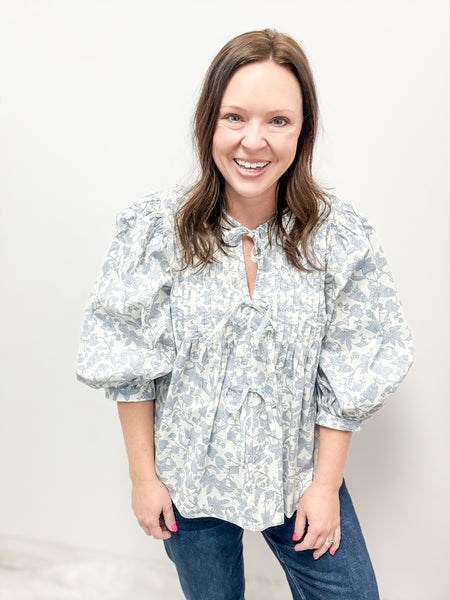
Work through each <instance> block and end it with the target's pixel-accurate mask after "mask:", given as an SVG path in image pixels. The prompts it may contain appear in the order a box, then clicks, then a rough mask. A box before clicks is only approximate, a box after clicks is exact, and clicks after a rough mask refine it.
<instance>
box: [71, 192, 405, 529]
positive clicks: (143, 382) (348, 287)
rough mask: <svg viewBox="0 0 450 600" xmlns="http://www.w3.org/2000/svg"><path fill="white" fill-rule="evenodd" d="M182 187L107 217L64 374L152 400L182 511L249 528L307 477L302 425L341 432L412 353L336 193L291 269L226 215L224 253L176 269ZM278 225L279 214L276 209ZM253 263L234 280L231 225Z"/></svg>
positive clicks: (263, 233) (264, 235) (376, 263)
mask: <svg viewBox="0 0 450 600" xmlns="http://www.w3.org/2000/svg"><path fill="white" fill-rule="evenodd" d="M185 193H186V192H185V190H183V188H175V189H172V190H168V191H164V192H160V193H151V194H148V195H147V196H146V197H144V198H143V199H141V200H139V201H138V202H136V203H135V204H134V205H132V206H131V207H130V208H128V209H126V210H124V211H123V212H122V213H121V214H120V215H119V216H118V218H117V232H116V237H115V239H114V241H113V243H112V246H111V249H110V252H109V254H108V257H107V259H106V262H105V263H104V265H103V268H102V271H101V273H100V275H99V277H98V278H97V281H96V283H95V285H94V289H93V291H92V293H91V296H90V300H89V303H88V306H87V308H86V311H85V314H84V322H83V330H82V338H81V344H80V350H79V357H78V370H77V376H78V378H79V380H81V381H83V382H84V383H87V384H88V385H90V386H92V387H95V388H100V387H102V388H104V389H105V392H106V396H107V397H108V398H111V399H112V400H118V401H125V402H129V401H132V402H134V401H142V400H154V401H155V463H156V469H157V473H158V476H159V478H160V479H161V480H162V481H163V483H164V484H165V485H166V486H167V488H168V490H169V493H170V496H171V498H172V500H173V501H174V503H175V505H176V506H177V508H178V509H179V510H180V512H181V514H182V515H184V516H185V517H201V516H214V517H217V518H220V519H224V520H227V521H229V522H232V523H235V524H237V525H239V526H241V527H243V528H246V529H250V530H255V531H256V530H258V531H259V530H263V529H265V528H267V527H270V526H274V525H279V524H281V523H283V519H284V515H285V514H286V515H287V516H288V517H290V516H292V514H293V513H294V511H295V510H296V508H297V505H298V502H299V499H300V497H301V495H302V494H303V492H304V491H305V489H306V488H307V487H308V485H309V484H310V483H311V481H312V478H313V474H314V467H315V461H316V457H317V444H318V426H319V425H324V426H326V427H331V428H334V429H341V430H352V431H357V430H358V429H360V427H361V425H362V423H363V422H364V421H365V420H366V419H367V418H369V417H370V416H371V415H373V414H374V413H375V412H376V411H377V410H378V409H379V408H380V407H381V405H382V404H383V402H384V400H385V399H386V397H387V396H388V395H389V394H390V393H391V392H393V391H394V390H395V389H396V387H397V386H398V384H399V383H400V381H401V380H402V379H403V377H404V376H405V374H406V373H407V371H408V369H409V367H410V365H411V362H412V354H413V349H412V340H411V334H410V331H409V329H408V327H407V325H406V322H405V318H404V315H403V312H402V309H401V305H400V302H399V300H398V298H397V294H396V290H395V286H394V283H393V280H392V277H391V274H390V272H389V269H388V265H387V263H386V260H385V258H384V256H383V253H382V250H381V248H380V246H379V244H378V243H377V241H376V239H375V238H374V234H373V229H372V227H370V225H368V224H367V222H366V221H365V219H364V218H362V217H361V216H359V215H358V214H357V213H356V212H355V210H354V209H353V208H352V207H351V206H350V205H349V204H345V203H343V202H341V201H340V200H338V199H337V198H334V199H333V201H332V208H331V211H330V213H329V215H328V217H327V219H326V221H325V222H324V223H323V224H322V225H321V226H320V228H319V230H318V231H317V233H316V235H315V238H314V248H315V253H316V256H317V258H318V259H319V261H320V263H321V264H322V265H323V269H322V270H321V271H318V270H316V271H313V272H308V273H305V272H301V271H299V270H298V269H296V268H295V267H293V266H292V265H291V264H290V263H289V262H288V260H287V258H286V256H285V253H284V251H283V250H282V248H281V247H280V246H279V245H278V244H277V243H276V242H273V243H272V244H270V243H269V236H268V225H267V223H264V224H262V225H260V226H259V227H257V228H256V229H254V230H249V229H247V228H246V227H244V226H242V225H241V224H240V223H238V222H237V221H235V220H234V219H232V218H231V217H228V218H227V220H228V222H229V223H225V225H224V232H223V234H224V239H225V241H226V242H227V243H228V244H230V245H231V247H230V249H229V251H228V255H227V256H225V255H223V253H221V252H219V251H218V254H217V258H218V262H216V263H214V264H212V265H210V266H208V267H207V268H206V269H204V270H202V271H199V270H198V269H197V270H196V269H187V270H184V271H182V270H179V269H178V268H177V267H178V265H179V252H178V249H177V247H176V243H175V239H174V226H173V219H174V213H175V210H176V208H177V206H178V205H179V203H180V202H183V201H184V200H185ZM284 218H285V219H286V224H287V225H288V220H289V215H285V217H284ZM243 234H246V235H248V236H250V237H251V238H252V239H253V241H254V249H253V250H254V252H253V257H254V258H253V259H254V260H256V261H257V263H258V272H257V278H256V284H255V289H254V294H253V298H252V299H251V298H250V296H249V292H248V286H247V280H246V272H245V265H244V258H243V252H242V241H241V240H242V235H243Z"/></svg>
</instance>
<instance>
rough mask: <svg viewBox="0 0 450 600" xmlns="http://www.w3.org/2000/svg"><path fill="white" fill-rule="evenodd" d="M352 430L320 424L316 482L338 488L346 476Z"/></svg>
mask: <svg viewBox="0 0 450 600" xmlns="http://www.w3.org/2000/svg"><path fill="white" fill-rule="evenodd" d="M351 437H352V432H351V431H340V430H338V429H330V428H329V427H323V426H319V454H318V457H317V467H316V472H315V475H314V482H315V483H318V484H320V485H322V486H324V487H327V488H330V489H335V490H338V489H339V488H340V487H341V484H342V479H343V477H344V467H345V461H346V458H347V452H348V447H349V444H350V439H351Z"/></svg>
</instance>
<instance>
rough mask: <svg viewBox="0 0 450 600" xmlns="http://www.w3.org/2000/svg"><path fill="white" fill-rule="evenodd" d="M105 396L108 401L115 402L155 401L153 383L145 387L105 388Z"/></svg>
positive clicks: (150, 382)
mask: <svg viewBox="0 0 450 600" xmlns="http://www.w3.org/2000/svg"><path fill="white" fill-rule="evenodd" d="M105 396H106V398H107V399H108V400H114V401H115V402H144V401H145V400H155V399H156V392H155V383H154V382H153V381H149V382H148V384H147V385H146V386H145V387H142V386H138V385H136V386H127V387H110V388H105Z"/></svg>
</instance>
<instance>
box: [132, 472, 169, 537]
mask: <svg viewBox="0 0 450 600" xmlns="http://www.w3.org/2000/svg"><path fill="white" fill-rule="evenodd" d="M131 497H132V499H131V506H132V508H133V512H134V514H135V515H136V518H137V520H138V523H139V525H140V526H141V527H142V529H143V530H144V531H145V533H146V534H147V535H151V536H153V537H154V538H155V539H157V540H168V539H169V538H170V537H171V533H170V532H171V531H173V532H175V531H177V530H178V527H177V524H176V523H175V515H174V514H173V508H172V500H171V498H170V496H169V492H168V491H167V488H166V486H165V485H164V484H163V483H162V482H161V481H160V480H159V479H157V478H156V477H155V479H151V480H143V481H133V486H132V494H131ZM161 517H162V518H163V519H164V523H163V522H162V519H161Z"/></svg>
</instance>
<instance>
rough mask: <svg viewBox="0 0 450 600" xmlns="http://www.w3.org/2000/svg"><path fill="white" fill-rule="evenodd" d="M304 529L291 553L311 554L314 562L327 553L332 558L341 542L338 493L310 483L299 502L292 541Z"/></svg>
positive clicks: (318, 484) (332, 489)
mask: <svg viewBox="0 0 450 600" xmlns="http://www.w3.org/2000/svg"><path fill="white" fill-rule="evenodd" d="M305 528H306V535H305V537H304V538H303V540H302V541H301V542H300V543H299V544H296V545H295V546H294V550H296V551H300V550H315V552H314V553H313V556H314V559H316V560H317V559H318V558H320V557H321V556H322V555H323V554H325V552H327V551H329V552H330V554H331V555H333V556H334V553H335V552H336V550H337V549H338V548H339V544H340V541H341V525H340V511H339V489H334V488H330V487H327V486H323V485H322V484H320V483H316V482H314V481H313V482H312V484H311V485H310V486H309V488H308V489H307V490H306V492H305V493H304V494H303V496H302V497H301V499H300V502H299V505H298V509H297V518H296V520H295V532H294V535H293V536H292V539H293V540H294V541H295V540H300V539H301V538H302V537H303V535H304V534H305ZM327 540H334V541H333V542H332V543H330V541H328V542H327Z"/></svg>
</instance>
